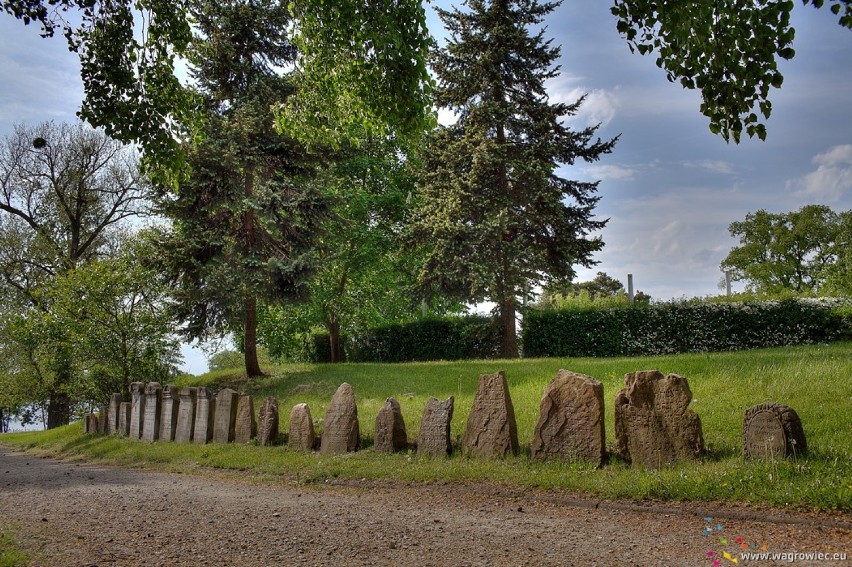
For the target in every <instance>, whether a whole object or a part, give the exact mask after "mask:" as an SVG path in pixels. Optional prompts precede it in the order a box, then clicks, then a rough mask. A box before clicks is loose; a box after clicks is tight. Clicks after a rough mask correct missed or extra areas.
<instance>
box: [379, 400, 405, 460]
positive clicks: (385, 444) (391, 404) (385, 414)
mask: <svg viewBox="0 0 852 567" xmlns="http://www.w3.org/2000/svg"><path fill="white" fill-rule="evenodd" d="M407 445H408V435H407V434H406V432H405V420H403V418H402V408H401V407H400V405H399V402H398V401H396V398H393V397H391V398H388V399H386V400H385V403H384V404H383V405H382V407H381V409H379V413H378V415H376V434H375V447H374V448H375V450H376V451H383V452H385V453H393V452H394V451H401V450H403V449H405V447H406V446H407Z"/></svg>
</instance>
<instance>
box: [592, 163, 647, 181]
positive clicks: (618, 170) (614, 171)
mask: <svg viewBox="0 0 852 567" xmlns="http://www.w3.org/2000/svg"><path fill="white" fill-rule="evenodd" d="M582 169H583V172H584V173H585V174H586V175H588V176H589V177H592V178H594V179H600V180H601V181H607V180H617V181H632V180H633V179H635V178H636V174H637V173H638V170H637V169H636V168H635V167H627V166H623V165H589V166H585V167H583V168H582Z"/></svg>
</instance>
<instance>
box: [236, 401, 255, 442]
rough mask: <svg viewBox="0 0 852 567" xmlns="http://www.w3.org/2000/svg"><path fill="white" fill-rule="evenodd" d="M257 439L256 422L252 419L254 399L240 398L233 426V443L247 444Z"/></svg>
mask: <svg viewBox="0 0 852 567" xmlns="http://www.w3.org/2000/svg"><path fill="white" fill-rule="evenodd" d="M255 437H257V421H256V420H255V418H254V399H253V398H252V397H251V396H240V401H239V403H238V404H237V422H236V424H235V425H234V442H235V443H248V442H249V441H251V440H252V439H253V438H255Z"/></svg>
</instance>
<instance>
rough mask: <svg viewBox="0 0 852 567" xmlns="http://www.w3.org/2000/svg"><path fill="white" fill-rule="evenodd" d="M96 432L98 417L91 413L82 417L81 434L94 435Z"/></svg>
mask: <svg viewBox="0 0 852 567" xmlns="http://www.w3.org/2000/svg"><path fill="white" fill-rule="evenodd" d="M97 432H98V416H97V415H95V414H93V413H87V414H86V415H84V416H83V433H88V434H90V435H94V434H95V433H97Z"/></svg>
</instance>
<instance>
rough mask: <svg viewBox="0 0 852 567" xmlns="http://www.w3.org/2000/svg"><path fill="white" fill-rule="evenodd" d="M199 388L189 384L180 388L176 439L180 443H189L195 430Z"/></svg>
mask: <svg viewBox="0 0 852 567" xmlns="http://www.w3.org/2000/svg"><path fill="white" fill-rule="evenodd" d="M197 397H198V388H195V387H194V386H187V387H185V388H181V390H180V402H179V403H178V415H177V427H176V428H175V441H176V442H178V443H189V442H190V441H192V434H193V433H194V432H195V406H196V403H197Z"/></svg>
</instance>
